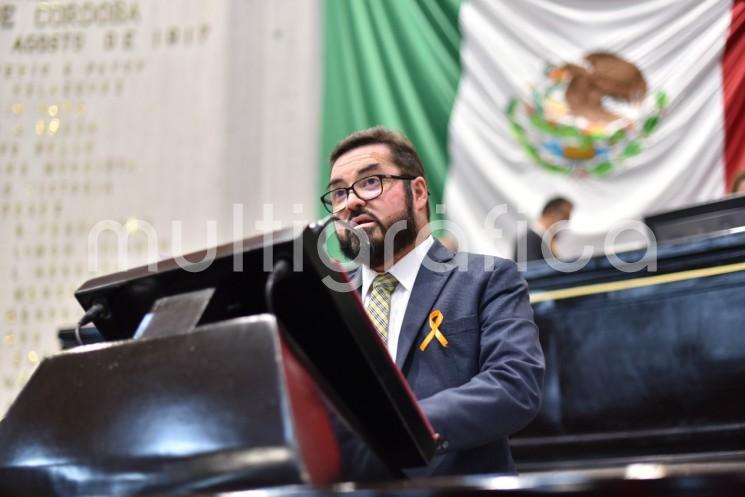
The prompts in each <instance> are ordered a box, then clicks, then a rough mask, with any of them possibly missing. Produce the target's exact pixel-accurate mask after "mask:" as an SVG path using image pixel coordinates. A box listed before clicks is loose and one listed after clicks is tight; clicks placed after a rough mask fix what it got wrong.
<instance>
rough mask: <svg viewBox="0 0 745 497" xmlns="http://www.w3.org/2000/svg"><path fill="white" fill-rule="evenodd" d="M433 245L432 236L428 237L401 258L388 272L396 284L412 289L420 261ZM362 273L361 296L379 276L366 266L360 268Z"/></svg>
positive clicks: (365, 293) (408, 289)
mask: <svg viewBox="0 0 745 497" xmlns="http://www.w3.org/2000/svg"><path fill="white" fill-rule="evenodd" d="M433 243H435V239H434V238H433V237H432V235H429V236H428V237H427V238H426V239H425V240H424V241H423V242H422V243H420V244H419V245H417V246H416V247H414V250H412V251H411V252H409V253H408V254H406V255H405V256H403V257H402V258H401V259H399V260H398V262H396V263H395V264H394V265H393V266H391V268H390V269H389V270H388V272H389V273H391V274H392V275H393V276H394V277H395V278H396V279H397V280H398V284H399V285H401V286H402V287H404V288H405V289H406V291H409V292H410V291H411V289H412V288H414V281H415V280H416V275H417V274H418V273H419V266H421V265H422V260H423V259H424V258H425V257H426V256H427V252H429V249H430V248H431V247H432V244H433ZM360 270H361V271H362V296H363V297H364V296H365V295H367V292H368V290H370V285H372V281H373V280H374V279H375V277H376V276H377V275H378V274H380V273H378V272H377V271H374V270H372V269H370V268H369V267H367V266H362V267H361V268H360Z"/></svg>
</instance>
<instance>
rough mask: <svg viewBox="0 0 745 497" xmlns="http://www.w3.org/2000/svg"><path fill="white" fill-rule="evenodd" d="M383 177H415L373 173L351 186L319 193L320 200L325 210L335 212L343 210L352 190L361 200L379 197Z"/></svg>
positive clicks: (405, 179) (407, 179)
mask: <svg viewBox="0 0 745 497" xmlns="http://www.w3.org/2000/svg"><path fill="white" fill-rule="evenodd" d="M384 179H400V180H404V181H410V180H412V179H416V177H415V176H395V175H393V174H375V175H373V176H367V177H365V178H362V179H358V180H357V181H355V182H354V183H352V186H350V187H348V188H334V189H333V190H329V191H327V192H326V193H324V194H323V195H321V202H323V205H324V207H326V210H327V211H329V212H330V213H331V214H336V213H337V212H339V211H342V210H344V208H345V207H346V206H347V199H349V192H350V191H353V192H354V194H355V195H357V198H359V199H361V200H372V199H374V198H378V197H380V195H381V194H382V193H383V180H384Z"/></svg>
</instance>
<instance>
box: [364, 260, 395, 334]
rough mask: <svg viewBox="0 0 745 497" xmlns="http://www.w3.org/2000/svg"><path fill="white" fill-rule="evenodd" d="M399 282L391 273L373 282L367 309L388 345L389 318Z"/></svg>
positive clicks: (380, 275) (371, 319)
mask: <svg viewBox="0 0 745 497" xmlns="http://www.w3.org/2000/svg"><path fill="white" fill-rule="evenodd" d="M396 285H398V280H397V279H396V278H395V277H394V276H393V275H392V274H390V273H381V274H379V275H377V276H376V277H375V279H374V280H373V282H372V290H371V291H370V298H368V299H367V304H366V305H365V308H366V309H367V314H368V315H369V316H370V321H372V324H373V326H375V329H376V330H377V332H378V334H379V335H380V337H381V338H382V339H383V342H385V343H386V344H387V343H388V317H389V316H390V314H391V294H392V293H393V291H394V290H395V289H396Z"/></svg>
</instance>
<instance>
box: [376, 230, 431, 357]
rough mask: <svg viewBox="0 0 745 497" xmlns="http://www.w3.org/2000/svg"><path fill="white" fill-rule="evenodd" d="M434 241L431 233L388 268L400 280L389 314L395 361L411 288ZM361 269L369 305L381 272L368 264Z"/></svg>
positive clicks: (389, 345)
mask: <svg viewBox="0 0 745 497" xmlns="http://www.w3.org/2000/svg"><path fill="white" fill-rule="evenodd" d="M434 241H435V240H434V238H432V235H430V236H429V237H427V239H426V240H424V241H423V242H422V243H420V244H419V245H417V246H416V247H414V250H412V251H411V252H409V253H408V254H406V255H405V256H403V257H402V258H401V259H400V260H399V261H398V262H396V263H395V264H394V265H393V266H392V267H391V268H390V269H389V270H388V272H389V273H390V274H392V275H393V276H394V277H395V278H396V279H397V280H398V285H397V286H396V289H395V290H394V291H393V294H391V314H390V315H389V316H388V353H389V354H390V355H391V357H393V360H394V361H395V360H396V351H397V350H398V337H399V336H400V335H401V325H402V324H403V322H404V314H405V313H406V306H407V305H408V304H409V297H410V296H411V290H412V289H413V288H414V281H415V280H416V275H417V274H419V267H420V266H421V265H422V260H424V258H425V257H426V256H427V252H429V249H430V247H432V244H433V243H434ZM361 270H362V295H363V296H364V299H363V300H364V302H365V307H367V301H368V299H369V298H370V286H371V285H372V282H373V280H374V279H375V277H376V276H377V275H378V274H379V273H378V272H376V271H373V270H372V269H370V268H369V267H367V266H362V267H361Z"/></svg>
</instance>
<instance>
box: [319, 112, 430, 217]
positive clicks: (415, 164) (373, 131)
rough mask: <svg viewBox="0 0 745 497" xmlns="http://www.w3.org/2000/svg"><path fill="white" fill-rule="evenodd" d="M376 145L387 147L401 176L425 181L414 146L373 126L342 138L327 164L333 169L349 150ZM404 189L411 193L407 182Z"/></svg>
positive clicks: (401, 136) (428, 215)
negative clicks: (419, 178)
mask: <svg viewBox="0 0 745 497" xmlns="http://www.w3.org/2000/svg"><path fill="white" fill-rule="evenodd" d="M378 143H381V144H383V145H387V146H388V150H389V151H390V153H391V160H392V161H393V163H394V164H395V165H396V166H398V169H399V170H400V171H401V174H402V175H406V176H414V177H417V176H421V177H422V178H424V180H425V181H426V180H427V177H426V176H425V174H424V166H423V165H422V159H420V158H419V154H417V153H416V150H415V149H414V145H412V144H411V142H410V141H409V139H408V138H406V136H404V135H403V133H399V132H398V131H393V130H390V129H388V128H384V127H383V126H375V127H372V128H367V129H362V130H360V131H355V132H354V133H352V134H351V135H349V136H347V137H346V138H344V139H343V140H342V141H340V142H339V143H337V144H336V146H335V147H334V150H332V151H331V155H329V164H330V165H331V168H332V169H333V167H334V162H336V161H337V160H339V157H341V156H342V155H344V154H346V153H347V152H349V151H350V150H354V149H355V148H360V147H364V146H365V145H374V144H378ZM406 189H407V191H408V192H411V185H410V184H409V183H408V182H406ZM429 217H430V212H429V202H428V203H427V219H429Z"/></svg>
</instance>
